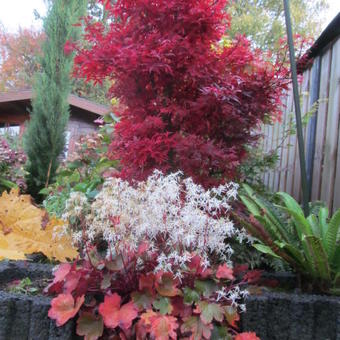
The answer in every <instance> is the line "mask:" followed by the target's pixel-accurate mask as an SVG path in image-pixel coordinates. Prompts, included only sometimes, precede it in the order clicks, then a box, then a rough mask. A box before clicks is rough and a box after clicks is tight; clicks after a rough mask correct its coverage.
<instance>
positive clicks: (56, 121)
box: [24, 0, 85, 197]
mask: <svg viewBox="0 0 340 340" xmlns="http://www.w3.org/2000/svg"><path fill="white" fill-rule="evenodd" d="M84 8H85V2H84V1H79V0H67V1H66V0H54V1H53V0H50V1H49V2H48V13H47V16H46V18H45V20H44V32H45V34H46V40H45V41H44V42H43V45H42V52H43V53H42V57H41V59H40V64H41V71H40V72H39V73H38V74H37V77H36V81H35V83H34V88H33V89H34V92H35V97H34V98H33V100H32V112H31V116H30V121H29V124H28V125H27V129H26V132H25V135H24V149H25V152H26V153H27V156H28V166H27V170H28V173H29V175H28V178H27V186H28V191H29V192H30V193H31V194H32V195H33V196H35V197H37V196H38V193H39V191H40V189H42V188H43V187H44V186H47V185H48V184H49V183H50V182H51V181H52V180H53V177H54V174H55V171H56V169H57V167H58V156H59V155H60V153H61V152H62V150H63V148H64V144H65V128H66V125H67V122H68V117H69V105H68V100H67V99H68V95H69V93H70V90H71V83H70V71H71V68H72V65H73V55H72V54H66V53H64V46H65V43H66V41H68V40H69V39H71V40H72V39H77V35H79V28H78V27H75V26H74V24H75V23H76V22H77V21H78V20H79V17H80V16H81V15H83V14H84Z"/></svg>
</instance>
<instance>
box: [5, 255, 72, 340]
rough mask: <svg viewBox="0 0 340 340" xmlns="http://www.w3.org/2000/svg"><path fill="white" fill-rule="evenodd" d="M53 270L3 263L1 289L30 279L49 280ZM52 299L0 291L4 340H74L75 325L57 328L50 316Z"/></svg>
mask: <svg viewBox="0 0 340 340" xmlns="http://www.w3.org/2000/svg"><path fill="white" fill-rule="evenodd" d="M51 275H52V266H51V265H46V264H33V263H28V262H23V261H18V262H14V261H13V262H12V261H2V262H0V285H2V286H3V285H4V284H6V283H9V282H11V281H13V280H17V279H23V278H26V277H29V278H30V279H31V280H32V281H33V280H34V279H37V278H48V277H51ZM50 301H51V299H50V298H48V297H46V296H42V295H37V296H31V295H25V294H16V293H10V292H5V291H1V290H0V339H6V340H25V339H32V340H38V339H39V340H57V339H60V340H71V339H74V337H73V334H74V331H73V330H74V322H73V321H72V320H71V321H70V322H68V323H67V324H66V325H65V326H63V327H57V326H56V324H55V321H54V320H50V319H49V317H48V315H47V313H48V310H49V308H50Z"/></svg>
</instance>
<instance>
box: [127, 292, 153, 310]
mask: <svg viewBox="0 0 340 340" xmlns="http://www.w3.org/2000/svg"><path fill="white" fill-rule="evenodd" d="M131 297H132V300H133V302H134V304H135V305H136V306H137V307H138V308H139V309H140V310H144V309H151V305H152V302H153V300H154V299H153V297H152V295H151V294H150V293H149V292H142V293H141V292H133V293H132V294H131Z"/></svg>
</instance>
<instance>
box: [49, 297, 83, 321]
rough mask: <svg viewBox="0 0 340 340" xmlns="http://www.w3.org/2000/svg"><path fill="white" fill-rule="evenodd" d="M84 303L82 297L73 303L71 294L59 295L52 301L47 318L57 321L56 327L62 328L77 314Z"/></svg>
mask: <svg viewBox="0 0 340 340" xmlns="http://www.w3.org/2000/svg"><path fill="white" fill-rule="evenodd" d="M84 301H85V297H84V295H82V296H81V297H79V298H77V300H76V302H75V303H74V298H73V296H72V295H71V294H59V295H58V296H57V297H56V298H54V299H53V300H52V302H51V308H50V309H49V311H48V316H49V317H50V318H51V319H55V320H56V321H57V326H62V325H64V324H65V323H66V322H67V321H68V320H70V319H72V318H73V317H74V316H75V315H76V314H77V313H78V311H79V309H80V307H81V305H82V304H83V303H84Z"/></svg>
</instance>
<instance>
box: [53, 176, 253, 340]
mask: <svg viewBox="0 0 340 340" xmlns="http://www.w3.org/2000/svg"><path fill="white" fill-rule="evenodd" d="M236 194H237V185H236V184H234V183H229V184H226V185H220V186H219V187H217V188H212V189H209V190H205V189H204V188H203V187H202V186H200V185H197V184H195V183H193V181H192V180H191V179H190V178H187V179H183V178H182V174H181V173H180V172H177V173H174V174H169V175H167V176H165V175H163V174H162V173H161V172H158V171H155V172H154V173H153V175H152V176H150V177H149V178H148V179H147V180H146V181H144V182H139V183H135V184H134V185H131V184H129V183H128V182H125V181H123V180H121V179H119V178H112V179H110V180H108V181H106V182H105V184H104V186H103V188H102V190H101V192H100V193H99V194H98V195H97V196H96V198H95V200H94V201H93V202H92V203H89V202H88V201H87V199H86V197H85V196H83V195H82V194H81V193H74V194H72V196H71V197H70V199H69V201H68V202H67V203H66V211H65V214H64V219H65V220H66V221H68V229H66V230H65V232H71V233H72V237H73V240H74V242H75V243H76V244H77V245H78V246H79V247H81V248H82V251H81V253H82V254H83V255H82V258H81V259H79V260H78V261H76V262H75V263H74V264H73V265H70V264H62V265H60V266H59V268H58V269H57V270H56V272H55V278H54V280H53V282H52V283H51V284H50V285H49V287H47V290H48V292H50V293H52V294H58V295H57V296H56V297H55V298H54V299H53V300H52V303H51V309H50V311H49V316H50V317H51V318H53V319H56V321H57V325H58V326H61V325H63V324H64V323H66V322H67V321H68V320H69V319H70V318H73V317H75V316H76V314H77V313H78V312H79V311H80V312H79V314H80V315H79V318H78V321H77V333H78V335H84V336H85V338H86V339H98V338H99V337H102V336H104V337H105V336H107V337H111V336H112V337H114V336H119V337H120V338H122V339H135V338H136V339H160V340H161V339H177V338H181V339H182V338H188V339H210V338H218V339H221V338H223V339H224V338H225V339H229V338H230V339H232V338H235V339H238V338H239V339H241V338H240V337H239V336H240V334H238V332H237V325H236V321H237V320H238V319H239V315H238V312H240V311H243V310H244V305H243V304H242V303H241V301H242V299H243V298H244V297H245V296H246V295H247V291H246V290H245V289H244V286H245V285H247V284H248V283H249V281H254V279H256V278H257V277H258V273H257V272H255V271H253V272H249V271H247V270H246V268H245V267H235V268H233V266H232V263H231V262H230V260H229V258H230V255H231V254H232V252H233V250H232V248H231V247H230V246H229V245H228V244H227V243H226V239H227V238H230V237H236V238H238V239H239V240H243V239H246V240H247V239H248V236H247V234H245V232H244V231H240V230H238V229H236V228H234V226H233V224H232V222H231V221H230V220H229V219H228V211H229V209H230V205H229V204H230V202H231V200H233V199H235V197H236ZM242 334H243V335H242V336H243V337H242V339H257V337H256V336H255V335H254V334H250V333H249V334H248V333H247V334H244V333H242ZM245 336H246V337H245Z"/></svg>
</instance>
